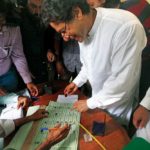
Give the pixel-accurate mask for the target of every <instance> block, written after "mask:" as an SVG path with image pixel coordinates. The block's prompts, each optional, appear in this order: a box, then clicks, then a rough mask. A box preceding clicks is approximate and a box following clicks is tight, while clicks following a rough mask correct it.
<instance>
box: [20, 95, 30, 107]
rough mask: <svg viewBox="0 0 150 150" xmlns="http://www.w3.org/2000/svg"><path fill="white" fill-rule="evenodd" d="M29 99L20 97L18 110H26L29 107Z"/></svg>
mask: <svg viewBox="0 0 150 150" xmlns="http://www.w3.org/2000/svg"><path fill="white" fill-rule="evenodd" d="M29 102H30V101H29V99H28V97H26V96H19V97H18V105H17V108H18V109H19V108H20V107H22V108H25V107H27V106H29Z"/></svg>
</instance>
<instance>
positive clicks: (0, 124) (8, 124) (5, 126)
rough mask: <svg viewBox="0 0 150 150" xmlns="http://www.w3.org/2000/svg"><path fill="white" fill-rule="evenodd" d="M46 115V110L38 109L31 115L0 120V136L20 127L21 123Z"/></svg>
mask: <svg viewBox="0 0 150 150" xmlns="http://www.w3.org/2000/svg"><path fill="white" fill-rule="evenodd" d="M44 117H47V112H46V111H45V110H43V109H40V110H38V111H37V112H35V113H34V114H33V115H31V116H28V117H24V118H20V119H16V120H0V137H6V136H7V135H9V134H10V133H11V132H13V131H14V130H15V128H17V127H20V126H21V125H23V124H25V123H27V122H30V121H35V120H38V119H41V118H44Z"/></svg>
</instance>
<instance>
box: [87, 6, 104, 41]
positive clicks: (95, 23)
mask: <svg viewBox="0 0 150 150" xmlns="http://www.w3.org/2000/svg"><path fill="white" fill-rule="evenodd" d="M100 9H101V8H96V12H97V14H96V18H95V21H94V24H93V26H92V28H91V30H90V32H89V34H88V38H92V37H93V36H94V34H95V33H96V32H97V27H98V24H100V21H101V17H102V14H101V11H99V10H100Z"/></svg>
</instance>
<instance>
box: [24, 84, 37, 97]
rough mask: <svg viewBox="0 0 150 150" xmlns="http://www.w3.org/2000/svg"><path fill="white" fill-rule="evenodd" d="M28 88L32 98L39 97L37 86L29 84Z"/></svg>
mask: <svg viewBox="0 0 150 150" xmlns="http://www.w3.org/2000/svg"><path fill="white" fill-rule="evenodd" d="M27 88H28V89H29V91H30V94H31V95H32V96H38V93H39V92H38V88H37V86H36V85H35V84H33V83H32V82H30V83H27Z"/></svg>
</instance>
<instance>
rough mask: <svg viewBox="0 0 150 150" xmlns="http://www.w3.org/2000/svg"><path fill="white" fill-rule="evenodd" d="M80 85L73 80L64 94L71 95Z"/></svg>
mask: <svg viewBox="0 0 150 150" xmlns="http://www.w3.org/2000/svg"><path fill="white" fill-rule="evenodd" d="M77 89H78V87H77V85H76V84H75V83H73V82H71V83H70V84H69V85H67V87H66V88H65V90H64V95H71V94H73V93H75V92H76V91H77Z"/></svg>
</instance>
